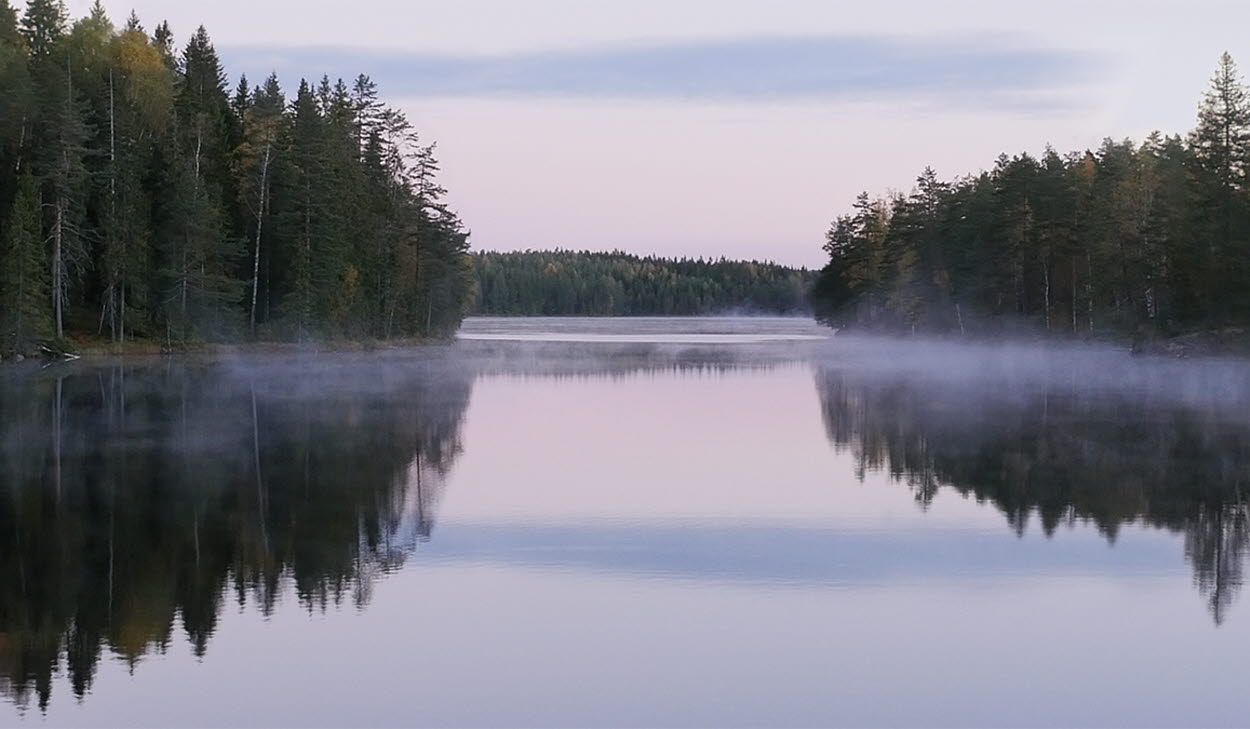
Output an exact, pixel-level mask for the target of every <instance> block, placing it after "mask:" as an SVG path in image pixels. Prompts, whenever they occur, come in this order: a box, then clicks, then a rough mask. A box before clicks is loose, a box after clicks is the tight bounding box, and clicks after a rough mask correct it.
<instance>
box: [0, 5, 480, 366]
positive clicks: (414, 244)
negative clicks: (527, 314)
mask: <svg viewBox="0 0 1250 729" xmlns="http://www.w3.org/2000/svg"><path fill="white" fill-rule="evenodd" d="M228 89H229V87H228V86H227V77H226V74H225V72H224V70H223V68H222V64H221V62H220V60H219V58H218V55H217V53H216V51H215V50H214V47H213V44H212V42H211V41H210V39H209V36H208V33H207V32H206V31H205V30H204V28H203V27H201V28H199V29H198V30H196V31H195V33H194V34H193V35H192V36H191V37H190V38H189V39H188V40H187V41H186V42H185V43H184V44H182V45H181V50H178V48H177V47H176V46H175V38H174V34H173V31H172V30H171V29H170V28H169V26H168V24H167V23H162V24H160V25H158V26H156V28H155V29H154V30H153V31H152V32H151V33H149V32H148V31H147V30H146V29H145V28H144V26H143V25H142V23H141V22H140V20H139V18H137V17H136V16H134V15H133V14H132V15H131V16H130V18H129V20H127V21H126V22H125V23H124V24H123V25H122V26H120V27H118V26H115V25H114V23H113V22H112V21H111V20H110V19H109V17H108V15H107V14H106V12H105V10H104V8H103V6H101V5H100V3H99V2H98V1H97V3H96V4H95V6H94V7H93V8H92V10H91V12H90V14H89V15H88V16H87V17H84V18H81V19H79V20H77V21H75V22H73V23H72V24H71V23H70V21H69V19H68V17H67V12H66V9H65V6H64V5H63V3H61V2H60V0H30V2H29V4H28V6H27V7H26V8H25V12H24V13H23V14H22V15H21V16H20V17H19V14H18V11H17V9H16V8H15V7H13V6H12V5H11V4H10V3H9V0H0V353H3V352H4V351H5V350H8V351H13V350H21V349H26V348H29V347H31V346H32V344H33V343H34V342H37V341H47V340H64V339H66V338H68V337H70V336H71V335H89V336H102V337H107V338H109V339H110V340H112V341H116V342H125V341H126V340H127V339H130V338H147V339H152V340H160V341H167V342H183V341H188V340H201V341H202V340H227V339H239V338H261V339H297V340H299V339H310V338H322V337H351V338H389V337H394V336H439V335H445V334H447V333H449V332H451V331H453V330H454V329H455V327H456V326H457V325H458V323H459V321H460V319H461V317H462V315H463V313H464V311H465V310H466V308H467V306H468V304H469V302H470V300H471V298H472V286H473V277H472V269H471V261H470V259H469V257H468V255H467V250H468V243H467V234H466V232H465V230H464V228H463V226H462V225H461V223H460V221H459V220H458V218H457V217H456V215H455V214H454V213H453V212H452V211H450V210H449V209H448V208H447V207H446V206H445V205H444V204H443V202H442V199H441V198H442V196H443V193H444V190H443V189H442V188H441V187H440V186H439V184H438V182H437V178H436V174H437V172H438V164H437V162H436V160H435V157H434V147H433V145H429V144H425V143H424V142H423V141H422V140H420V139H418V137H417V134H416V132H415V131H414V130H413V129H412V127H411V125H410V124H409V123H408V121H407V120H406V119H405V118H404V115H403V114H402V113H400V112H398V111H396V110H395V109H392V108H388V107H387V106H385V105H384V104H383V103H381V102H380V101H379V99H378V89H377V88H376V86H375V84H374V83H373V82H371V81H370V80H369V78H368V77H366V76H360V77H358V78H356V79H355V81H354V82H353V83H351V84H347V83H344V82H343V81H342V80H339V81H337V82H332V81H331V80H330V79H329V78H328V77H323V78H322V79H321V80H320V81H319V82H309V81H307V80H301V81H300V82H299V85H298V87H297V90H296V92H295V94H294V96H293V97H289V96H288V95H287V93H286V91H285V90H284V89H283V88H282V87H281V85H280V84H279V81H278V79H277V77H276V76H272V75H271V76H270V77H269V78H267V79H265V80H264V82H263V83H261V84H258V85H255V86H253V85H251V83H250V82H249V81H248V79H247V78H246V77H242V78H240V79H239V80H238V82H237V84H236V85H235V86H234V89H233V91H230V90H228Z"/></svg>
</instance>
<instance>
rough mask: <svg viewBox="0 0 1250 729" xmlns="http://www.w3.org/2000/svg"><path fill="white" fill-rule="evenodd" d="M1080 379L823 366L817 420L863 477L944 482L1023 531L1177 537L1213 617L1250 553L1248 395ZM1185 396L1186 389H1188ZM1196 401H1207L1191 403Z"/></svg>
mask: <svg viewBox="0 0 1250 729" xmlns="http://www.w3.org/2000/svg"><path fill="white" fill-rule="evenodd" d="M1082 381H1083V380H1080V379H1077V378H1075V377H1073V378H1071V379H1069V380H1068V382H1067V383H1063V382H1061V381H1058V380H1056V379H1046V378H1041V379H1037V380H1034V381H1031V382H1019V381H1016V382H1004V381H997V382H996V381H995V380H993V379H992V378H975V377H974V378H965V377H958V376H956V377H951V376H950V375H949V373H944V374H941V373H940V374H937V375H935V376H927V377H926V376H922V375H918V374H916V373H911V374H910V375H907V376H901V375H898V374H897V373H895V374H886V375H881V374H874V373H873V372H872V371H871V370H864V369H848V368H839V367H822V368H818V369H817V374H816V382H817V389H818V390H819V393H820V398H821V403H822V409H823V412H824V418H825V425H826V427H827V429H828V433H829V437H830V439H831V440H832V441H833V443H834V444H835V446H836V447H838V448H840V449H844V450H846V451H848V452H850V453H851V454H852V455H853V456H854V458H855V462H856V470H857V474H856V475H857V477H858V478H860V479H861V480H862V479H863V478H864V475H865V473H866V472H868V471H884V472H886V473H888V474H889V475H890V476H891V478H893V479H894V480H895V481H897V482H900V483H903V484H906V485H907V487H909V488H910V489H911V490H912V492H913V493H914V494H915V497H916V500H917V502H918V503H919V504H920V505H921V507H926V508H927V507H928V505H929V504H930V503H931V502H932V501H933V499H934V497H935V496H936V495H937V494H938V493H939V492H940V491H941V490H942V489H953V490H954V491H957V492H959V493H960V494H963V495H964V496H967V497H971V498H975V499H976V500H977V501H978V502H979V503H988V504H992V505H993V506H995V507H996V508H997V509H998V510H1000V511H1001V512H1002V513H1003V515H1004V516H1005V517H1006V520H1007V522H1008V524H1009V525H1010V526H1011V528H1013V529H1014V530H1015V531H1016V532H1017V534H1019V535H1020V536H1021V537H1023V536H1024V535H1025V532H1026V529H1027V528H1028V524H1029V521H1030V520H1031V519H1035V520H1036V522H1037V524H1038V526H1039V527H1040V528H1041V530H1042V532H1043V533H1044V534H1045V535H1046V536H1047V537H1050V536H1051V535H1053V534H1054V533H1055V531H1056V529H1058V528H1059V527H1060V526H1065V525H1066V526H1072V525H1075V524H1078V523H1086V524H1092V525H1093V526H1095V527H1096V528H1097V529H1098V530H1099V532H1100V533H1102V534H1103V535H1105V536H1106V538H1107V539H1108V540H1109V541H1112V542H1114V541H1115V539H1116V537H1117V534H1118V533H1119V532H1120V530H1121V528H1122V527H1123V526H1124V525H1127V524H1139V525H1146V526H1150V527H1155V528H1159V529H1165V530H1168V531H1171V532H1175V533H1179V534H1183V535H1184V545H1185V556H1186V559H1187V561H1188V562H1189V563H1190V564H1191V566H1192V568H1193V574H1194V584H1195V586H1196V587H1197V589H1198V591H1199V592H1200V593H1201V595H1202V596H1203V598H1204V599H1205V600H1206V601H1207V604H1208V608H1209V610H1210V612H1211V616H1212V618H1213V619H1214V620H1215V623H1216V624H1217V625H1218V624H1220V623H1221V622H1222V621H1223V619H1224V615H1225V613H1226V612H1227V610H1228V608H1229V606H1230V605H1231V604H1232V603H1233V601H1234V599H1235V598H1236V596H1237V593H1238V592H1239V590H1240V588H1241V586H1242V582H1243V577H1242V569H1243V564H1244V562H1245V559H1246V557H1247V554H1248V553H1250V519H1248V516H1250V512H1248V511H1247V502H1246V494H1245V489H1246V487H1247V485H1250V422H1247V416H1246V412H1247V411H1246V409H1245V403H1243V402H1240V401H1239V400H1237V399H1232V400H1225V401H1223V402H1221V401H1220V400H1219V394H1220V389H1219V388H1218V387H1217V388H1216V389H1215V390H1213V391H1212V392H1211V393H1209V394H1210V395H1212V397H1210V398H1193V397H1186V398H1185V399H1184V400H1182V399H1178V398H1177V397H1175V395H1176V392H1177V388H1176V387H1175V386H1174V385H1175V383H1174V382H1173V383H1172V385H1169V384H1168V382H1167V378H1166V375H1164V376H1163V377H1160V378H1158V380H1157V381H1156V383H1155V385H1156V386H1155V387H1136V386H1134V387H1129V388H1125V389H1115V388H1111V389H1103V390H1091V389H1089V388H1087V387H1083V386H1078V385H1077V384H1076V383H1078V382H1082ZM1189 394H1191V395H1192V393H1189ZM1199 403H1201V404H1199Z"/></svg>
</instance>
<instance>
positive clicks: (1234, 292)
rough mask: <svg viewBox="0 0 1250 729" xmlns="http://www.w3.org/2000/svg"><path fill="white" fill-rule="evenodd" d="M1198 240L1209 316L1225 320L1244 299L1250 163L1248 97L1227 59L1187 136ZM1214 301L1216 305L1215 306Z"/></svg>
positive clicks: (1226, 57)
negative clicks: (1203, 251)
mask: <svg viewBox="0 0 1250 729" xmlns="http://www.w3.org/2000/svg"><path fill="white" fill-rule="evenodd" d="M1189 144H1190V148H1191V149H1192V150H1193V159H1194V168H1195V174H1194V177H1195V185H1196V192H1197V197H1198V201H1199V202H1198V204H1199V206H1200V210H1201V211H1202V212H1201V214H1200V217H1202V218H1205V220H1206V223H1207V224H1206V225H1204V226H1203V230H1202V233H1203V237H1204V239H1205V240H1206V241H1207V245H1208V247H1209V252H1210V259H1209V260H1210V264H1211V265H1210V267H1209V268H1208V270H1207V273H1206V276H1205V277H1204V278H1205V279H1206V280H1205V282H1204V285H1205V286H1206V288H1207V299H1208V301H1209V302H1210V303H1209V305H1208V308H1209V311H1210V313H1211V314H1215V315H1219V316H1228V315H1229V314H1230V305H1231V300H1232V299H1234V298H1238V299H1241V300H1242V301H1239V302H1238V304H1240V305H1243V306H1244V305H1245V304H1244V301H1245V300H1246V296H1247V295H1248V294H1247V292H1246V290H1245V286H1244V284H1245V283H1246V282H1247V281H1250V279H1248V278H1247V276H1246V273H1247V271H1248V270H1250V269H1248V268H1247V266H1248V264H1247V261H1246V259H1247V257H1250V247H1247V241H1248V240H1250V238H1248V237H1247V236H1248V234H1250V206H1248V205H1247V202H1246V198H1245V194H1244V193H1245V178H1246V169H1247V161H1248V159H1250V97H1248V95H1247V90H1246V87H1245V85H1244V84H1243V83H1242V80H1241V75H1240V74H1239V73H1238V72H1237V66H1236V64H1235V63H1234V62H1233V59H1232V57H1231V56H1230V55H1229V54H1227V53H1224V54H1223V55H1221V56H1220V62H1219V66H1218V68H1217V69H1216V72H1215V75H1214V76H1213V77H1212V79H1211V87H1210V89H1209V90H1208V91H1207V93H1206V95H1205V96H1204V97H1203V100H1202V104H1201V106H1200V107H1199V109H1198V126H1197V128H1195V129H1194V131H1193V133H1192V134H1191V135H1190V141H1189ZM1217 300H1218V302H1219V303H1216V302H1217Z"/></svg>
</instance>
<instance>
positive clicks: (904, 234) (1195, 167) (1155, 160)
mask: <svg viewBox="0 0 1250 729" xmlns="http://www.w3.org/2000/svg"><path fill="white" fill-rule="evenodd" d="M1248 169H1250V96H1248V94H1247V89H1246V87H1245V86H1244V85H1243V83H1242V81H1241V79H1240V76H1239V75H1238V73H1237V70H1236V67H1235V66H1234V64H1233V60H1232V59H1231V58H1230V57H1229V56H1228V54H1224V55H1223V56H1222V57H1221V59H1220V63H1219V68H1218V70H1217V71H1216V74H1215V77H1214V79H1213V80H1212V82H1211V88H1210V90H1209V91H1208V92H1207V93H1206V95H1205V97H1204V98H1203V100H1202V103H1201V106H1200V110H1199V113H1198V124H1197V128H1196V129H1194V130H1193V131H1192V132H1191V133H1190V134H1189V135H1187V136H1185V137H1181V136H1179V135H1175V136H1162V135H1161V134H1159V133H1157V132H1156V133H1154V134H1151V135H1150V136H1148V137H1147V138H1146V139H1145V141H1144V142H1143V143H1141V144H1135V143H1133V142H1131V141H1128V140H1124V141H1115V140H1112V139H1107V140H1106V141H1104V142H1103V143H1102V145H1101V146H1100V147H1099V148H1098V149H1097V150H1094V151H1085V152H1073V153H1070V154H1066V155H1061V154H1059V153H1057V152H1055V151H1054V150H1053V149H1049V148H1048V149H1047V150H1046V153H1045V154H1044V155H1043V156H1042V157H1041V158H1040V159H1037V158H1034V157H1032V156H1030V155H1028V154H1020V155H1017V156H1015V157H1008V156H1006V155H1003V156H1001V157H999V158H998V161H997V162H996V163H995V165H994V167H993V169H991V170H990V171H988V172H982V173H980V174H976V175H971V176H967V177H963V178H959V179H956V180H954V181H953V182H943V181H941V180H939V179H938V177H937V175H936V174H934V172H933V170H932V169H926V170H925V171H924V173H923V174H922V175H921V176H920V178H919V179H918V180H917V185H916V188H915V190H914V191H913V192H911V194H909V195H895V196H892V197H886V198H880V197H871V196H869V195H868V194H867V193H864V194H862V195H860V196H859V198H858V199H857V200H856V201H855V204H854V208H853V212H852V213H851V214H849V215H842V216H839V217H838V218H837V219H836V220H835V221H834V223H833V226H832V228H831V229H830V230H829V232H828V234H827V237H826V244H825V250H826V251H828V253H829V255H830V261H829V264H828V266H827V267H826V268H825V269H824V270H823V271H821V273H820V275H819V279H818V282H817V284H816V286H815V290H814V293H813V308H814V309H815V311H816V313H817V315H818V316H819V317H820V318H821V319H822V320H824V321H826V322H828V323H830V324H833V325H835V326H842V327H855V328H865V329H884V330H903V331H916V330H925V331H936V332H954V333H961V332H962V333H973V332H994V331H1000V330H1001V329H1002V328H1004V327H1005V326H1006V325H1007V324H1008V322H1011V323H1012V326H1024V327H1026V328H1028V329H1030V330H1033V331H1043V332H1050V333H1057V334H1067V335H1078V336H1108V335H1117V334H1125V333H1131V334H1132V335H1134V336H1139V337H1140V336H1146V337H1149V336H1153V335H1154V334H1156V333H1160V334H1167V333H1175V332H1180V331H1186V330H1194V329H1203V328H1214V327H1238V326H1241V325H1244V324H1246V323H1248V322H1250V184H1248V182H1250V181H1248V180H1247V171H1248Z"/></svg>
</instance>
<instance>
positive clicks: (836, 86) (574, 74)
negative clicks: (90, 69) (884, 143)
mask: <svg viewBox="0 0 1250 729" xmlns="http://www.w3.org/2000/svg"><path fill="white" fill-rule="evenodd" d="M223 56H224V57H225V58H226V59H227V61H229V65H230V67H232V68H240V67H241V68H244V69H246V70H248V71H249V73H250V74H267V73H268V72H269V71H271V70H273V71H276V72H277V73H278V74H279V76H280V77H282V78H284V79H285V80H286V82H287V83H288V84H290V83H292V81H293V78H294V77H301V76H305V77H309V78H319V77H320V76H321V75H322V74H323V73H327V74H329V75H330V76H331V77H337V76H347V77H351V76H355V75H356V74H358V73H367V74H369V75H370V76H371V77H372V78H373V79H374V80H375V81H376V82H378V83H379V85H381V86H382V89H383V91H384V93H385V94H386V95H387V96H389V97H468V98H498V97H512V98H527V97H547V98H575V99H585V98H592V99H593V98H615V99H644V100H692V101H738V102H742V101H747V102H750V101H787V100H814V101H821V100H886V101H889V100H896V99H922V100H923V99H952V100H960V101H962V102H965V103H966V102H972V103H974V104H992V105H1005V106H1009V107H1016V106H1030V105H1034V104H1037V103H1051V102H1053V101H1054V100H1055V98H1057V97H1060V96H1063V95H1065V94H1067V93H1068V92H1070V91H1071V90H1072V89H1074V88H1079V87H1081V86H1083V85H1085V84H1087V83H1089V82H1090V81H1093V80H1095V79H1096V78H1097V77H1098V75H1099V74H1100V72H1101V71H1103V70H1105V68H1106V62H1105V59H1104V58H1102V57H1101V56H1099V55H1098V54H1094V53H1090V52H1081V51H1071V50H1060V49H1053V48H1040V47H1031V46H1029V45H1028V44H1027V43H1025V42H1023V41H1022V40H1021V39H1020V38H1016V37H1010V36H999V35H996V36H952V37H944V38H937V39H933V38H930V39H899V38H887V37H880V36H809V37H761V38H740V39H728V40H717V41H699V42H681V43H662V44H651V45H635V46H628V47H612V48H600V49H583V50H575V51H546V52H527V53H515V54H506V55H493V56H456V55H438V54H425V53H416V52H403V51H387V50H377V51H371V50H363V49H346V48H320V47H307V48H287V49H282V50H281V51H274V50H273V49H266V48H262V47H252V46H236V47H229V48H223Z"/></svg>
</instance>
